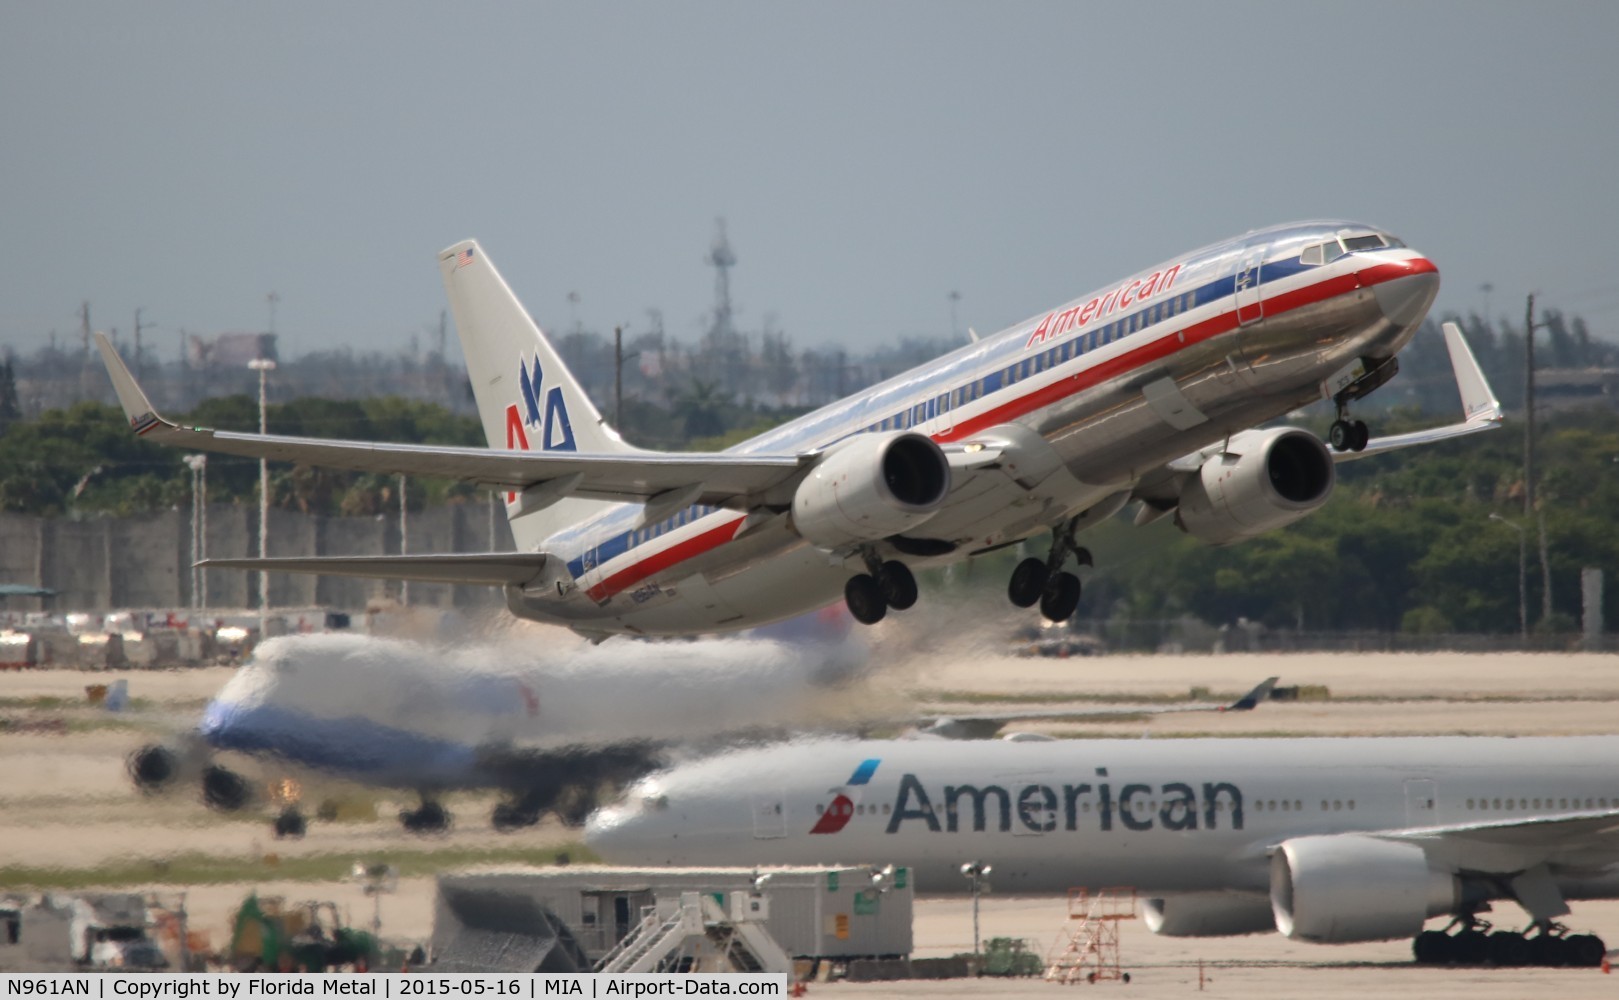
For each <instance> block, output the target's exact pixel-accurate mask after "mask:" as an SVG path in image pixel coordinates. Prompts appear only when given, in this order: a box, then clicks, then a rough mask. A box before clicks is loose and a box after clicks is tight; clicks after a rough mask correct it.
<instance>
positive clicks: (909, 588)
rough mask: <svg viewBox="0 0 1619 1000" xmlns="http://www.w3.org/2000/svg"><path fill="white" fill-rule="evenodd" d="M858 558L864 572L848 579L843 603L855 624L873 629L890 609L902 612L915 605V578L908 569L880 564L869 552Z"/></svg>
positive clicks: (898, 564) (896, 563)
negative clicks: (861, 559) (869, 626)
mask: <svg viewBox="0 0 1619 1000" xmlns="http://www.w3.org/2000/svg"><path fill="white" fill-rule="evenodd" d="M860 554H861V556H862V557H863V558H864V559H865V562H866V572H864V573H859V574H857V575H855V576H851V577H850V578H849V582H848V583H846V584H844V585H843V600H844V602H845V603H846V604H848V605H849V614H851V615H853V616H854V620H855V621H857V622H859V623H860V624H862V625H875V624H877V623H878V622H880V621H882V620H883V617H884V616H885V615H887V614H888V609H889V608H893V609H894V610H895V611H904V610H906V609H907V608H910V607H911V606H912V605H914V604H915V603H916V596H917V591H916V577H915V576H913V575H912V574H911V570H910V568H909V567H908V566H906V565H905V564H904V563H902V562H899V561H898V560H895V559H890V560H888V561H887V562H883V561H882V559H880V558H879V557H878V556H877V553H876V552H874V551H872V550H871V549H869V548H865V549H861V550H860Z"/></svg>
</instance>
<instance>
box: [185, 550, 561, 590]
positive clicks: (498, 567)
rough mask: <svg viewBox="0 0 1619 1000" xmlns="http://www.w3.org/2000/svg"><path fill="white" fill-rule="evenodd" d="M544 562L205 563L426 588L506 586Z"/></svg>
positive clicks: (526, 556)
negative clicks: (441, 585) (442, 585)
mask: <svg viewBox="0 0 1619 1000" xmlns="http://www.w3.org/2000/svg"><path fill="white" fill-rule="evenodd" d="M546 558H547V557H546V556H545V555H544V554H542V553H537V552H480V553H473V554H453V553H451V554H445V555H421V556H413V555H402V556H308V557H291V558H276V559H204V560H203V561H202V562H199V563H197V565H198V566H204V567H208V568H211V569H250V570H263V571H267V572H272V573H318V574H320V575H322V576H357V577H362V578H364V579H368V580H376V579H384V580H417V581H422V582H425V583H468V584H483V585H486V586H507V585H516V584H523V583H527V582H529V581H530V580H532V579H534V578H535V577H536V576H538V575H539V572H540V570H541V569H542V568H544V566H545V561H546Z"/></svg>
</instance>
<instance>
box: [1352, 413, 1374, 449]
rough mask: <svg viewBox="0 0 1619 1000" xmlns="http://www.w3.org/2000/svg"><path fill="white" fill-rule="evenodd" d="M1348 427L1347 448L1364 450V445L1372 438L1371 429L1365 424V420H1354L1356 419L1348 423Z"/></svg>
mask: <svg viewBox="0 0 1619 1000" xmlns="http://www.w3.org/2000/svg"><path fill="white" fill-rule="evenodd" d="M1349 428H1350V441H1349V450H1350V451H1365V450H1366V445H1367V444H1369V443H1370V442H1371V440H1372V430H1371V428H1370V427H1367V426H1366V421H1364V420H1356V421H1354V422H1353V423H1351V424H1350V425H1349Z"/></svg>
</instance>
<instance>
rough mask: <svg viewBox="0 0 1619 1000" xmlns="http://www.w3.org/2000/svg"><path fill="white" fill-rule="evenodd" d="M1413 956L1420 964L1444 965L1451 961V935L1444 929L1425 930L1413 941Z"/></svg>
mask: <svg viewBox="0 0 1619 1000" xmlns="http://www.w3.org/2000/svg"><path fill="white" fill-rule="evenodd" d="M1411 957H1412V958H1415V959H1416V960H1417V964H1419V965H1443V964H1445V963H1446V962H1448V961H1450V935H1449V934H1446V933H1445V932H1444V931H1423V932H1422V933H1421V934H1418V935H1417V936H1416V937H1415V938H1414V939H1412V941H1411Z"/></svg>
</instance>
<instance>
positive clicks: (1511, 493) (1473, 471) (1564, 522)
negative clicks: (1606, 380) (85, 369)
mask: <svg viewBox="0 0 1619 1000" xmlns="http://www.w3.org/2000/svg"><path fill="white" fill-rule="evenodd" d="M1548 318H1549V319H1555V322H1548V327H1547V328H1548V330H1549V331H1551V332H1550V333H1549V334H1547V335H1546V336H1547V345H1548V346H1547V347H1545V348H1543V349H1542V351H1541V358H1542V360H1543V362H1544V363H1545V364H1547V365H1548V366H1554V365H1555V366H1563V367H1591V366H1600V365H1612V364H1614V363H1615V362H1616V360H1619V357H1616V356H1619V350H1616V349H1615V347H1614V346H1613V345H1611V344H1607V343H1606V342H1603V341H1599V340H1595V339H1593V338H1591V337H1590V335H1589V333H1588V331H1587V330H1586V328H1585V324H1584V323H1583V322H1582V321H1580V320H1578V319H1577V318H1576V319H1572V320H1567V321H1565V320H1564V319H1563V318H1562V317H1560V316H1555V314H1548ZM1467 326H1468V328H1469V338H1470V340H1471V342H1472V345H1473V349H1474V351H1475V353H1476V354H1477V355H1478V357H1479V360H1480V363H1481V364H1482V365H1483V366H1484V367H1485V370H1486V372H1487V374H1488V375H1489V377H1490V379H1491V381H1492V383H1493V385H1494V388H1495V389H1496V392H1497V393H1498V395H1500V396H1501V397H1502V400H1503V402H1506V403H1508V404H1509V405H1510V403H1511V401H1512V400H1513V399H1517V400H1521V399H1522V381H1523V380H1522V354H1523V352H1522V346H1523V341H1522V335H1521V333H1519V332H1515V331H1512V330H1510V329H1509V328H1502V329H1491V328H1489V327H1488V326H1487V325H1485V324H1483V323H1482V322H1480V321H1478V320H1477V319H1476V318H1472V319H1471V320H1470V321H1468V322H1467ZM941 346H948V345H941ZM1401 361H1402V366H1403V368H1404V371H1402V373H1401V375H1400V377H1399V378H1398V379H1397V380H1396V381H1395V382H1394V383H1391V385H1390V386H1388V387H1385V389H1384V390H1381V391H1380V392H1379V393H1377V394H1375V395H1374V396H1373V397H1371V398H1370V399H1369V400H1367V401H1366V402H1367V403H1371V402H1375V401H1377V400H1378V398H1379V397H1383V399H1384V403H1385V406H1384V407H1383V409H1382V412H1381V414H1380V415H1379V416H1378V417H1377V418H1376V420H1375V428H1374V429H1375V431H1376V432H1377V433H1379V434H1386V433H1396V432H1398V431H1400V430H1402V429H1412V428H1414V427H1416V426H1421V425H1431V424H1432V423H1434V422H1435V421H1437V420H1439V419H1454V413H1455V410H1456V408H1457V406H1458V403H1457V399H1456V394H1455V389H1454V385H1453V382H1452V381H1451V378H1450V366H1449V361H1448V358H1447V357H1445V354H1444V348H1443V346H1442V338H1440V337H1439V335H1438V333H1437V331H1436V330H1424V331H1423V332H1422V333H1420V334H1419V335H1418V338H1417V340H1416V341H1415V342H1414V343H1413V344H1412V346H1411V347H1410V348H1408V349H1407V351H1406V352H1405V353H1403V354H1402V355H1401ZM1402 383H1404V384H1405V385H1404V387H1403V388H1402ZM1390 390H1397V391H1390ZM1385 393H1386V394H1387V395H1385ZM3 396H4V394H3V393H0V401H3ZM598 400H599V403H598V405H601V408H602V409H603V411H604V412H606V413H608V414H609V415H611V414H612V412H613V410H612V409H611V408H610V406H609V405H602V404H604V403H610V400H600V398H599V393H598ZM1389 404H1392V406H1390V405H1389ZM803 409H804V408H803V407H794V406H771V405H766V404H763V403H760V402H758V401H757V400H740V401H739V400H738V398H737V397H736V396H735V395H734V394H732V393H730V392H727V391H725V390H722V389H720V388H719V387H718V384H717V383H714V382H706V381H703V380H697V379H693V380H692V381H691V382H689V383H688V384H687V385H686V386H685V387H683V388H680V389H677V390H674V391H672V392H671V393H670V398H669V401H668V403H667V404H660V403H658V402H656V401H654V400H652V399H649V398H641V399H637V400H626V401H625V406H624V432H625V435H626V437H627V438H629V440H631V441H632V442H634V443H637V444H641V445H644V446H649V447H684V448H692V449H699V450H711V449H718V448H722V447H724V446H726V445H728V444H729V443H732V442H734V441H736V440H740V439H742V438H744V437H747V436H749V435H751V434H753V433H757V432H759V431H761V430H764V429H766V428H768V427H770V426H774V425H775V424H778V423H780V422H782V421H783V420H786V419H789V418H791V417H793V416H795V415H797V414H799V413H801V412H803ZM1372 412H1374V410H1373V408H1372V407H1370V406H1362V407H1359V408H1357V413H1367V414H1370V413H1372ZM178 419H180V420H181V422H183V423H186V424H190V425H198V426H207V427H215V428H219V429H224V430H242V431H250V430H256V429H257V427H258V403H257V401H256V400H255V399H253V398H250V397H248V396H245V395H235V396H224V397H218V398H214V399H208V400H205V401H204V402H203V403H201V404H200V405H198V406H197V407H196V408H194V409H193V410H192V411H191V412H189V413H186V414H183V415H180V416H179V418H178ZM1312 419H1313V420H1315V422H1316V423H1318V424H1319V426H1316V427H1314V429H1315V430H1317V431H1318V432H1324V431H1325V424H1326V421H1327V420H1328V419H1330V414H1328V413H1327V412H1325V410H1323V411H1322V412H1320V413H1316V414H1315V415H1314V416H1313V418H1312ZM268 426H269V430H270V431H271V432H272V433H277V434H292V435H304V436H312V437H343V438H351V439H356V440H375V441H395V442H418V443H433V444H446V445H467V446H479V445H482V444H483V443H484V440H483V432H482V429H481V426H480V424H479V422H478V420H477V419H476V418H475V417H472V416H468V415H459V414H455V413H452V412H450V411H449V410H447V409H446V408H445V407H443V406H441V405H438V404H436V403H430V402H423V401H419V400H411V399H403V398H399V397H386V396H385V397H373V398H367V399H357V400H334V399H325V398H303V399H295V400H292V401H289V402H286V403H279V404H272V405H271V406H270V407H269V408H268ZM1522 446H1523V438H1522V424H1521V423H1519V422H1517V421H1516V420H1512V421H1509V422H1508V424H1507V426H1506V428H1505V429H1503V430H1499V431H1495V432H1491V433H1486V434H1481V435H1476V436H1473V437H1469V438H1465V439H1461V440H1457V441H1453V442H1448V443H1445V444H1441V445H1436V446H1432V447H1427V448H1416V449H1410V450H1407V451H1403V452H1396V453H1392V454H1387V455H1380V456H1376V457H1374V458H1370V459H1367V460H1364V461H1359V462H1352V463H1346V464H1344V465H1342V466H1340V467H1339V475H1340V482H1339V487H1338V490H1337V493H1336V495H1335V496H1334V497H1333V499H1332V500H1331V501H1330V502H1329V503H1328V504H1327V505H1326V507H1325V508H1323V509H1322V510H1320V511H1317V512H1316V513H1314V514H1312V515H1311V516H1309V517H1307V518H1305V519H1304V520H1303V521H1301V522H1299V523H1297V524H1295V525H1292V526H1290V527H1288V528H1285V529H1283V530H1281V531H1276V532H1271V533H1268V534H1266V535H1263V536H1261V537H1259V538H1256V539H1252V540H1249V541H1246V542H1242V543H1239V544H1236V545H1232V546H1227V547H1223V548H1210V547H1208V546H1204V545H1202V544H1201V543H1199V542H1197V541H1195V540H1193V539H1191V538H1189V537H1187V536H1185V535H1183V534H1182V533H1180V532H1179V531H1177V530H1176V529H1175V528H1174V527H1173V526H1172V525H1171V524H1170V522H1169V521H1168V520H1167V519H1166V520H1164V521H1161V522H1158V523H1157V524H1154V525H1151V526H1148V527H1145V528H1134V527H1132V526H1131V525H1130V524H1129V523H1128V518H1121V519H1116V520H1115V521H1114V522H1111V523H1109V524H1107V525H1104V526H1102V527H1100V528H1098V529H1096V530H1095V531H1093V532H1091V533H1089V534H1088V535H1087V536H1086V537H1085V539H1084V541H1085V543H1086V544H1087V545H1088V546H1089V547H1090V548H1091V549H1092V550H1093V551H1094V552H1095V553H1096V557H1097V570H1096V571H1095V573H1094V574H1092V575H1091V576H1090V578H1089V579H1088V581H1087V590H1086V597H1085V600H1084V603H1083V604H1082V607H1081V612H1080V613H1081V616H1082V617H1083V616H1087V615H1088V616H1090V619H1091V624H1093V625H1094V624H1095V623H1096V622H1098V621H1105V620H1110V619H1115V618H1132V619H1137V620H1140V619H1157V620H1165V619H1175V618H1178V617H1182V616H1192V617H1194V618H1196V619H1199V620H1201V621H1205V622H1211V623H1229V622H1233V621H1236V620H1238V619H1247V620H1249V621H1253V622H1260V623H1263V624H1264V625H1266V626H1267V627H1270V628H1278V629H1298V630H1301V631H1339V630H1369V631H1378V632H1396V631H1405V632H1449V631H1462V632H1513V631H1515V630H1516V629H1517V628H1518V621H1519V619H1518V614H1519V599H1518V553H1519V533H1518V529H1522V530H1523V531H1524V532H1525V535H1524V538H1525V540H1526V542H1527V549H1528V559H1527V566H1526V568H1527V576H1528V586H1529V592H1530V600H1529V604H1530V608H1529V612H1530V623H1531V625H1532V626H1533V627H1535V628H1538V629H1542V630H1550V631H1566V630H1568V629H1570V628H1572V627H1573V626H1574V623H1575V621H1576V616H1577V615H1578V612H1579V607H1580V582H1579V574H1580V570H1581V569H1582V568H1585V567H1597V568H1612V567H1615V566H1619V558H1616V556H1619V413H1616V412H1615V411H1613V410H1610V409H1600V408H1599V409H1585V410H1579V411H1570V412H1565V413H1559V414H1554V415H1550V416H1548V417H1546V418H1543V419H1542V421H1541V427H1540V431H1539V435H1538V442H1537V450H1538V454H1539V456H1540V458H1539V470H1540V471H1539V473H1538V474H1537V483H1536V491H1535V492H1536V498H1537V510H1536V511H1535V512H1534V514H1533V515H1532V516H1529V517H1526V516H1525V514H1524V511H1523V503H1522V497H1523V468H1522ZM184 457H185V456H184V455H183V454H181V453H180V452H179V451H177V450H176V449H173V448H168V447H164V446H160V445H156V444H153V443H151V442H148V441H145V440H143V439H141V438H138V437H135V436H134V435H133V434H131V433H130V432H129V430H128V427H127V425H126V423H125V421H124V418H123V414H122V413H121V412H120V411H119V410H118V409H117V408H115V407H112V406H109V405H104V404H101V403H96V402H81V403H77V404H75V405H73V406H71V407H67V408H65V409H53V410H48V411H46V412H45V413H43V414H41V415H40V416H39V417H37V418H35V419H17V418H16V416H15V415H14V414H13V415H12V419H11V421H10V423H9V426H7V427H6V428H5V430H4V432H3V433H0V510H5V511H10V512H15V513H22V514H33V515H40V516H68V517H87V516H129V515H136V514H140V513H144V512H150V511H153V510H159V509H165V508H175V507H184V506H188V505H189V504H190V502H191V494H190V491H191V471H190V469H189V468H188V467H187V466H186V464H185V462H184ZM207 485H208V494H209V499H210V500H211V501H212V502H216V503H256V502H257V495H258V494H257V491H258V463H257V462H256V461H255V460H252V459H243V458H235V457H232V456H227V455H210V456H209V458H208V470H207ZM398 488H399V480H398V478H397V477H393V476H379V475H372V474H364V473H352V472H345V471H341V470H330V469H317V468H311V467H307V466H287V465H283V464H272V465H271V480H270V501H271V503H272V504H274V505H276V506H278V507H283V508H287V509H293V510H300V511H305V512H308V513H316V514H328V515H366V514H377V513H383V512H385V511H391V510H393V509H396V508H397V505H398V503H399V498H398V492H397V491H398ZM407 490H408V496H407V498H406V501H407V504H408V506H410V507H412V508H414V509H420V508H422V507H424V506H429V505H437V504H444V503H460V502H468V501H470V500H481V499H482V497H483V494H482V493H481V492H479V491H478V490H476V489H475V488H474V487H472V486H469V485H467V484H463V483H454V482H449V481H438V480H428V479H411V480H409V481H408V484H407ZM1491 515H1495V518H1492V516H1491ZM1542 518H1543V519H1544V523H1545V533H1546V539H1547V553H1548V561H1549V563H1550V569H1551V573H1550V587H1551V596H1552V599H1551V605H1552V608H1553V615H1552V616H1551V618H1550V619H1545V616H1544V615H1543V614H1542V613H1541V609H1542V600H1541V595H1542V593H1543V590H1542V588H1543V587H1544V586H1545V585H1546V583H1547V581H1546V580H1545V579H1543V574H1542V571H1541V566H1540V560H1539V557H1538V537H1539V532H1540V525H1539V521H1540V519H1542ZM1039 544H1040V543H1039V541H1038V540H1037V541H1036V542H1033V543H1031V545H1030V548H1031V550H1033V549H1037V548H1039ZM986 562H987V563H996V560H994V559H989V560H986ZM974 576H975V579H978V580H983V581H989V580H992V579H998V576H997V574H995V573H990V572H988V571H987V569H986V572H983V573H978V574H975V575H974ZM1000 583H1002V584H1004V579H1002V580H1000ZM1608 593H1610V594H1614V595H1616V596H1619V586H1611V587H1609V588H1608ZM1606 603H1607V604H1608V609H1607V611H1608V618H1609V620H1611V621H1615V622H1619V601H1615V600H1612V599H1610V600H1608V601H1607V602H1606Z"/></svg>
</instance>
